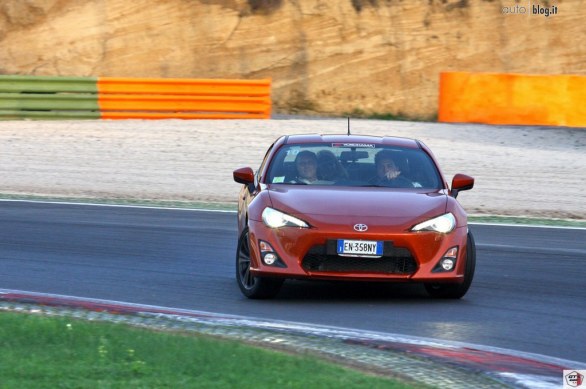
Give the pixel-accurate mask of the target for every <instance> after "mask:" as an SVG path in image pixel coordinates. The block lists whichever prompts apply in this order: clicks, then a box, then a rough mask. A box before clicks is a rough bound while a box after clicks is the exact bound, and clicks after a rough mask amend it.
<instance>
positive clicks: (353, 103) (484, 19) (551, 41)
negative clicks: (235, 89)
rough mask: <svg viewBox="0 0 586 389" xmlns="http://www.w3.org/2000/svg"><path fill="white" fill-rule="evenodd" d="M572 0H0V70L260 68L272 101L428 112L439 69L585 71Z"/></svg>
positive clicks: (223, 71)
mask: <svg viewBox="0 0 586 389" xmlns="http://www.w3.org/2000/svg"><path fill="white" fill-rule="evenodd" d="M583 3H584V2H583V1H581V0H566V1H563V2H562V1H542V2H541V3H539V2H529V1H527V2H517V1H515V0H503V1H491V0H483V1H467V0H459V1H454V0H441V1H439V0H413V1H401V0H166V1H150V0H85V1H78V0H4V1H2V2H0V74H34V75H77V76H140V77H189V78H266V77H271V78H272V79H273V85H274V88H273V96H274V103H275V106H276V107H277V109H278V110H279V111H281V112H296V111H303V110H305V111H314V112H320V113H338V114H340V113H345V112H350V111H353V110H363V111H366V112H381V113H383V112H384V113H389V112H390V113H395V114H396V113H404V114H407V115H409V116H415V117H430V116H433V115H434V114H435V113H436V111H437V92H438V75H439V72H441V71H450V70H458V71H478V72H518V73H537V74H555V73H573V74H586V68H585V66H584V64H585V63H586V41H585V40H584V39H583V38H584V36H586V23H584V17H585V16H586V8H584V4H583ZM536 6H539V7H541V9H545V7H547V9H548V10H549V11H550V12H551V13H552V14H550V15H549V16H548V17H546V16H545V15H543V14H537V15H534V14H532V11H533V9H534V7H536ZM554 7H555V8H554ZM554 10H555V11H556V12H557V13H556V14H553V11H554Z"/></svg>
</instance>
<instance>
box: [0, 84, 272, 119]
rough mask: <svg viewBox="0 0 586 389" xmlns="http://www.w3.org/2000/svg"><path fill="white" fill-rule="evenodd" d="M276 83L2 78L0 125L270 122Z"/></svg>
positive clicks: (0, 86) (0, 85) (0, 87)
mask: <svg viewBox="0 0 586 389" xmlns="http://www.w3.org/2000/svg"><path fill="white" fill-rule="evenodd" d="M270 93H271V80H270V79H266V80H212V79H162V78H114V77H100V78H92V77H46V76H19V75H0V119H172V118H177V119H268V118H270V115H271V95H270Z"/></svg>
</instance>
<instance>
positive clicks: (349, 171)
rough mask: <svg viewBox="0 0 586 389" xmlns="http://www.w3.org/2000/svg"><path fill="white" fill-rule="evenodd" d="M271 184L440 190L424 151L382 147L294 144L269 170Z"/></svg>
mask: <svg viewBox="0 0 586 389" xmlns="http://www.w3.org/2000/svg"><path fill="white" fill-rule="evenodd" d="M265 182H266V183H269V184H285V185H340V186H354V187H365V186H367V187H395V188H424V189H440V188H441V187H442V186H441V180H440V175H439V172H438V170H437V168H436V166H435V164H434V162H433V160H432V159H431V158H430V156H429V155H428V154H427V153H426V152H425V151H423V150H421V149H412V148H403V147H395V146H383V145H378V144H376V145H375V144H346V143H327V144H325V143H320V144H290V145H285V146H283V147H281V148H280V149H279V151H278V152H277V153H276V155H275V156H274V158H273V159H272V161H271V162H270V166H269V169H268V175H267V178H266V180H265Z"/></svg>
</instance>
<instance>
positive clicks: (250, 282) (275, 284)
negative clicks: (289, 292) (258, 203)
mask: <svg viewBox="0 0 586 389" xmlns="http://www.w3.org/2000/svg"><path fill="white" fill-rule="evenodd" d="M250 266H251V260H250V239H249V233H248V227H246V228H245V229H244V231H242V235H240V239H239V240H238V249H237V250H236V282H237V283H238V287H239V288H240V291H242V294H243V295H245V296H246V297H248V298H250V299H269V298H273V297H275V296H276V295H277V293H279V290H280V289H281V285H283V281H284V279H280V278H268V277H255V276H254V275H253V274H252V273H251V271H250Z"/></svg>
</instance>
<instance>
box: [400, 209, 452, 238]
mask: <svg viewBox="0 0 586 389" xmlns="http://www.w3.org/2000/svg"><path fill="white" fill-rule="evenodd" d="M454 227H456V218H455V217H454V215H452V214H451V213H446V214H445V215H441V216H438V217H435V218H433V219H430V220H427V221H424V222H423V223H419V224H417V225H416V226H415V227H413V228H412V229H411V231H435V232H441V233H442V234H447V233H448V232H451V231H452V230H453V229H454Z"/></svg>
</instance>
